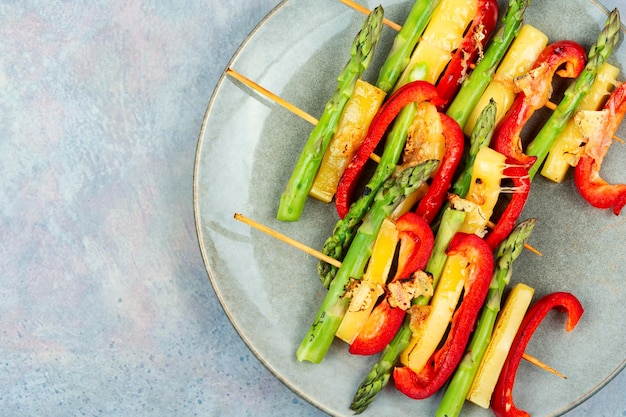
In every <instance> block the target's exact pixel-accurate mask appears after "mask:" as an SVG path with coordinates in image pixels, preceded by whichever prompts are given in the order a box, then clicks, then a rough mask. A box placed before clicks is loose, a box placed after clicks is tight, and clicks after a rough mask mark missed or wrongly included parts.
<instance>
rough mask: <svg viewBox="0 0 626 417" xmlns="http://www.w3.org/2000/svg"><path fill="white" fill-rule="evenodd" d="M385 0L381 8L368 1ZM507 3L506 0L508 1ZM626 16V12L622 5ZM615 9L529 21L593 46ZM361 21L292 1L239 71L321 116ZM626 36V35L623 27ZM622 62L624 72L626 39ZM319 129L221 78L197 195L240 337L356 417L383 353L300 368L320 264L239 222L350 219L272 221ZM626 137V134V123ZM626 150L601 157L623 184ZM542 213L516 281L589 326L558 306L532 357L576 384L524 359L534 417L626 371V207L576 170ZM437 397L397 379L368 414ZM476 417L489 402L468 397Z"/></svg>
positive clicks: (549, 192) (330, 406) (202, 230)
mask: <svg viewBox="0 0 626 417" xmlns="http://www.w3.org/2000/svg"><path fill="white" fill-rule="evenodd" d="M368 3H369V4H367V6H368V7H370V8H372V7H374V6H375V5H376V4H377V3H376V4H375V3H374V2H368ZM500 3H501V7H502V10H504V7H505V6H506V2H503V1H501V2H500ZM410 4H411V3H410V2H409V1H397V0H396V1H393V0H391V1H385V2H383V6H384V7H385V11H386V16H387V17H388V18H390V19H391V20H394V21H396V22H402V21H403V20H404V16H406V14H407V13H408V10H409V8H410ZM624 12H626V10H625V11H624ZM605 18H606V10H605V9H604V8H602V6H601V5H599V4H598V3H597V2H592V1H589V0H560V1H536V2H533V4H532V5H531V6H530V8H529V9H528V11H527V14H526V22H527V23H530V24H533V25H534V26H536V27H538V28H541V29H542V30H543V31H544V32H545V33H546V34H547V35H548V36H549V38H550V40H551V41H555V40H558V39H572V40H575V41H578V42H580V43H581V44H582V45H583V46H585V48H586V49H588V48H589V46H590V45H591V44H592V43H593V41H595V38H596V36H597V33H598V32H599V31H600V29H601V27H602V25H603V23H604V20H605ZM362 21H363V16H362V15H361V14H359V13H357V12H354V11H353V10H351V9H349V8H347V7H346V6H344V5H343V4H341V3H340V2H338V1H335V0H320V1H309V0H289V1H285V2H283V3H281V4H280V5H279V6H278V7H277V8H276V9H275V10H274V11H273V12H272V13H271V14H270V15H269V16H268V17H267V18H266V19H265V20H264V21H262V22H261V23H260V24H259V26H258V27H257V29H256V30H255V31H254V32H253V33H252V34H251V35H250V36H249V38H248V39H247V40H246V41H245V42H244V44H243V45H242V46H241V48H240V49H239V51H238V52H237V53H236V54H235V56H234V57H233V59H232V61H231V63H230V66H231V67H232V68H234V69H235V70H237V71H238V72H240V73H242V74H244V75H246V76H247V77H249V78H250V79H252V80H255V81H256V82H258V83H259V84H261V85H262V86H264V87H265V88H267V89H269V90H270V91H272V92H274V93H276V94H278V95H280V96H282V97H283V98H285V99H286V100H287V101H289V102H291V103H293V104H295V105H296V106H298V107H300V108H302V109H304V110H305V111H307V112H308V113H310V114H312V115H315V116H319V114H321V111H322V108H323V105H324V103H325V102H326V100H327V99H328V97H330V95H331V93H332V91H333V90H334V88H335V85H336V84H335V77H336V76H337V74H338V73H339V72H340V70H341V68H342V67H343V65H344V64H345V61H346V60H347V56H348V55H347V54H348V50H349V46H350V43H351V41H352V39H353V37H354V35H355V33H356V32H357V31H358V29H359V27H360V25H361V23H362ZM393 35H394V33H393V31H392V30H391V29H389V28H385V29H384V30H383V38H382V40H381V42H380V44H379V47H378V52H377V54H376V55H377V58H376V60H375V62H373V64H372V66H371V67H370V69H369V70H368V71H367V73H366V75H365V78H366V79H368V80H370V81H373V80H375V77H376V71H377V69H378V68H379V67H380V65H381V63H382V60H383V59H384V57H385V55H386V53H387V51H388V48H389V46H390V44H391V41H392V39H393ZM622 37H623V36H622ZM610 62H611V63H613V64H614V65H617V66H618V67H620V69H621V71H622V76H621V77H622V79H623V77H624V75H623V74H624V71H625V70H626V65H625V64H626V49H625V45H624V42H622V43H621V44H620V46H619V48H618V49H617V50H616V51H615V52H614V53H613V55H612V57H611V60H610ZM311 128H312V127H311V125H309V124H308V123H307V122H305V121H303V120H301V119H300V118H298V117H297V116H295V115H293V114H291V113H290V112H288V111H287V110H285V109H284V108H282V107H280V106H279V105H277V104H275V103H273V102H270V101H269V100H267V99H265V98H263V97H261V96H259V95H258V94H256V93H254V92H253V91H251V90H250V89H248V88H247V87H245V86H243V85H242V84H240V83H239V82H237V81H234V80H233V79H231V78H228V77H226V76H224V77H223V78H222V79H221V80H220V82H219V85H218V87H217V89H216V90H215V93H214V95H213V97H212V98H211V102H210V104H209V107H208V110H207V113H206V117H205V120H204V123H203V125H202V130H201V134H200V138H199V144H198V152H197V161H196V167H195V170H196V171H195V183H194V205H195V213H196V221H197V231H198V237H199V242H200V246H201V249H202V254H203V256H204V260H205V263H206V266H207V270H208V273H209V276H210V280H211V282H212V284H213V286H214V288H215V291H216V293H217V295H218V297H219V299H220V301H221V303H222V304H223V307H224V310H225V311H226V313H227V314H228V316H229V317H230V319H231V320H232V322H233V324H234V326H235V327H236V328H237V330H238V332H239V333H240V334H241V337H242V338H243V340H244V341H245V342H246V343H247V344H248V346H249V347H250V349H251V350H252V351H253V352H254V353H255V354H256V355H257V356H258V357H259V358H260V360H261V361H262V362H263V363H264V364H265V365H266V366H267V367H268V368H269V369H270V370H271V371H272V372H273V373H274V374H275V375H276V376H277V377H278V378H280V379H281V380H282V381H283V382H284V383H285V384H286V385H288V386H289V387H290V388H291V389H292V390H294V391H295V392H297V393H298V394H299V395H301V396H302V397H303V398H305V399H307V400H308V401H310V402H311V403H312V404H314V405H316V406H317V407H319V408H321V409H322V410H324V411H326V412H327V413H329V414H331V415H336V416H350V415H352V412H351V411H350V410H349V408H348V407H349V405H350V402H351V399H352V397H353V395H354V392H355V390H356V388H357V387H358V385H359V383H360V381H361V380H362V379H363V377H364V376H365V375H366V374H367V372H368V371H369V369H370V367H371V365H372V364H373V363H374V362H375V360H376V359H377V358H368V357H353V356H351V355H350V354H349V353H348V351H347V347H346V345H345V344H343V343H342V342H340V341H336V342H335V343H334V344H333V346H332V347H331V349H330V351H329V352H328V354H327V356H326V358H325V359H324V361H323V363H322V364H320V365H312V364H309V363H299V362H298V361H297V360H296V358H295V351H296V348H297V346H298V345H299V343H300V340H301V338H302V337H303V336H304V334H305V332H306V330H307V329H308V327H309V325H310V324H311V322H312V320H313V317H314V315H315V312H316V311H317V309H318V306H319V304H320V302H321V300H322V298H323V296H324V292H325V291H324V290H323V288H322V286H321V284H320V283H319V280H318V278H317V274H316V269H315V268H316V263H317V261H316V260H315V259H314V258H312V257H311V256H308V255H305V254H304V253H303V252H301V251H299V250H298V249H295V248H292V247H290V246H287V245H286V244H284V243H281V242H279V241H277V240H275V239H274V238H272V237H270V236H268V235H266V234H264V233H261V232H258V231H256V230H254V229H252V228H250V227H248V226H247V225H245V224H242V223H240V222H238V221H236V220H234V219H233V214H234V213H235V212H240V213H242V214H244V215H246V216H248V217H250V218H252V219H254V220H257V221H259V222H261V223H263V224H265V225H267V226H269V227H271V228H274V229H276V230H278V231H279V232H281V233H284V234H286V235H287V236H290V237H292V238H294V239H296V240H299V241H301V242H303V243H305V244H307V245H310V246H312V247H315V248H320V247H321V245H322V243H323V241H324V240H325V238H326V237H327V236H328V235H329V234H330V233H331V230H332V228H333V225H334V223H335V221H336V219H337V216H336V213H335V211H334V207H333V206H332V205H324V204H322V203H319V202H316V201H309V202H308V203H307V205H306V208H305V211H304V214H303V217H302V220H301V221H300V222H298V223H281V222H278V221H277V220H275V213H276V209H277V204H278V200H279V196H280V193H281V192H282V190H283V187H284V186H285V183H286V180H287V179H288V177H289V175H290V171H291V169H292V168H293V165H294V163H295V160H296V159H297V155H298V154H299V152H300V149H301V146H302V144H303V142H304V141H305V140H306V138H307V137H308V134H309V132H310V130H311ZM618 135H619V136H620V137H622V138H624V137H626V126H625V125H624V124H622V126H621V129H620V131H619V132H618ZM624 161H626V147H625V146H623V145H619V144H616V145H615V146H614V147H612V148H611V150H610V152H609V156H608V157H607V158H606V160H605V163H604V165H603V175H604V177H605V178H607V179H608V180H612V181H620V182H623V181H625V180H626V177H625V175H626V174H624V171H623V166H624ZM528 217H537V218H538V220H539V224H538V227H537V228H536V229H535V232H534V234H533V236H532V238H531V242H530V243H531V244H532V245H533V246H534V247H536V248H538V249H539V250H540V251H541V252H543V256H542V257H539V256H537V255H534V254H532V253H530V252H526V253H524V254H523V255H522V256H521V257H520V259H519V260H518V261H517V263H516V264H515V269H514V275H513V279H512V281H513V282H514V283H516V282H525V283H527V284H529V285H531V286H533V287H534V288H535V289H536V294H535V299H537V298H539V297H541V296H542V295H544V294H546V293H549V292H552V291H557V290H563V291H570V292H573V293H574V294H576V295H577V296H578V297H579V299H580V300H581V302H582V304H583V305H584V307H585V309H586V311H585V314H584V315H583V318H582V320H581V322H580V323H579V325H578V327H577V328H576V329H575V330H574V331H573V332H571V333H568V334H566V333H565V331H564V318H563V317H562V316H561V315H559V314H558V313H551V314H550V315H549V316H548V317H547V318H546V320H545V321H544V322H543V324H542V326H541V327H540V328H539V330H538V331H537V333H536V335H535V337H534V338H533V340H532V342H531V344H530V346H529V347H528V349H527V352H528V353H530V354H531V355H534V356H537V357H539V358H541V359H542V360H543V361H545V362H546V363H548V364H550V365H551V366H553V367H555V368H556V369H559V370H561V371H562V372H564V373H565V374H566V375H567V376H568V379H567V380H563V379H560V378H557V377H555V376H553V375H551V374H548V373H546V372H544V371H540V370H538V369H537V368H535V367H533V366H531V365H528V364H526V363H523V364H522V366H521V367H520V371H519V373H518V379H517V383H516V392H515V398H516V402H517V404H518V405H519V406H520V407H521V408H523V409H526V410H528V411H530V412H531V413H532V414H533V415H534V416H545V415H559V414H563V413H565V412H567V411H568V410H570V409H572V408H573V407H575V406H576V405H577V404H579V403H580V402H582V401H584V400H585V399H586V398H588V397H589V396H591V395H593V394H594V393H595V392H596V391H598V390H599V389H601V388H602V387H603V385H604V384H606V383H607V382H608V381H609V380H610V379H611V378H612V377H613V376H615V375H616V374H617V373H618V372H619V371H620V370H621V369H622V368H623V367H624V365H625V363H626V361H625V355H626V354H625V350H624V346H626V332H624V325H623V319H622V318H623V317H624V316H626V303H625V302H624V300H626V285H625V282H626V280H625V279H624V277H626V260H625V259H624V254H625V251H624V248H625V247H626V217H625V216H624V215H622V216H620V217H618V216H614V215H613V214H612V213H610V212H608V211H600V210H596V209H593V208H591V207H590V206H589V205H588V204H587V203H586V202H585V201H583V199H582V198H581V197H579V195H578V194H577V192H576V190H575V187H574V185H573V181H572V180H571V177H570V178H568V180H567V181H566V182H565V183H563V184H560V185H556V184H552V183H549V182H548V181H546V180H544V179H543V178H541V177H540V176H538V177H537V178H536V179H535V181H534V182H533V189H532V193H531V198H530V201H529V202H528V204H527V209H526V211H525V212H524V213H523V216H522V218H528ZM439 398H440V395H435V396H434V397H432V398H430V399H428V400H424V401H412V400H409V399H408V398H406V397H404V396H403V395H402V394H400V393H398V392H397V391H396V390H395V389H394V388H393V387H392V384H390V386H388V387H387V388H386V389H385V390H384V392H382V393H381V394H379V396H378V398H377V399H376V401H375V402H374V403H373V404H372V405H371V406H370V408H369V409H368V410H367V411H366V414H365V415H394V416H431V415H434V412H435V410H436V408H437V404H438V402H439ZM464 415H466V416H490V415H491V412H490V411H486V410H483V409H481V408H478V407H476V406H473V405H471V404H467V405H466V406H465V408H464Z"/></svg>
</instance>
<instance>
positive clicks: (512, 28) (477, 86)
mask: <svg viewBox="0 0 626 417" xmlns="http://www.w3.org/2000/svg"><path fill="white" fill-rule="evenodd" d="M530 1H531V0H509V5H508V7H507V10H506V13H505V15H504V18H503V19H502V26H501V27H500V29H499V30H498V32H497V33H496V34H495V35H494V37H493V39H492V40H491V42H490V43H489V47H487V50H486V51H485V55H484V56H483V59H482V60H481V61H480V62H479V63H478V64H477V65H476V68H474V71H472V73H471V75H470V76H469V78H468V79H467V80H466V81H465V82H464V83H463V85H462V86H461V88H460V89H459V92H458V93H457V95H456V97H455V98H454V100H453V101H452V103H450V107H448V110H447V112H446V114H447V115H448V116H450V117H452V118H453V119H454V120H456V121H457V122H458V123H459V125H461V127H464V126H465V123H467V119H468V118H469V117H470V115H471V114H472V111H473V110H474V107H476V103H478V100H480V97H481V96H482V94H483V92H484V91H485V89H486V88H487V85H489V82H490V81H491V79H492V78H493V74H494V73H495V71H496V68H497V67H498V64H499V63H500V61H502V58H503V57H504V54H505V53H506V51H507V50H508V49H509V46H510V45H511V43H512V42H513V40H514V39H515V37H517V34H518V33H519V31H520V29H521V27H522V23H523V18H524V13H525V12H526V8H527V7H528V5H530Z"/></svg>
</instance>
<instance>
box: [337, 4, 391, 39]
mask: <svg viewBox="0 0 626 417" xmlns="http://www.w3.org/2000/svg"><path fill="white" fill-rule="evenodd" d="M339 1H340V2H342V3H343V4H345V5H346V6H348V7H350V8H352V9H354V10H356V11H357V12H361V13H363V14H364V15H369V14H370V12H371V10H370V9H368V8H367V7H365V6H361V5H360V4H358V3H355V2H353V1H352V0H339ZM383 23H384V24H385V25H387V26H389V27H390V28H391V29H393V30H395V31H396V32H400V29H402V26H400V25H399V24H397V23H395V22H392V21H391V20H389V19H387V18H386V17H384V18H383Z"/></svg>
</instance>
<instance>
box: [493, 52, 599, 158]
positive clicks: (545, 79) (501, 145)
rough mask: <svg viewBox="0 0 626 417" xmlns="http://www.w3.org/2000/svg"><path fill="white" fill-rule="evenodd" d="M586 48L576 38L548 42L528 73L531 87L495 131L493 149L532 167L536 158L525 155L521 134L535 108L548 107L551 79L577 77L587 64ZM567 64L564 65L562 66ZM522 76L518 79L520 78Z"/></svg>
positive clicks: (518, 97)
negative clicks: (557, 75) (555, 75)
mask: <svg viewBox="0 0 626 417" xmlns="http://www.w3.org/2000/svg"><path fill="white" fill-rule="evenodd" d="M586 62H587V55H586V53H585V49H584V48H583V47H582V46H580V45H579V44H578V43H576V42H573V41H557V42H554V43H552V44H550V45H548V46H547V47H546V48H545V49H544V50H543V51H542V52H541V54H540V55H539V57H538V58H537V60H536V61H535V64H534V66H533V69H532V70H531V71H530V72H529V73H528V74H526V75H523V76H522V77H526V79H527V80H528V87H527V88H524V90H525V91H521V92H520V93H519V94H518V95H517V96H516V97H515V101H514V102H513V105H512V106H511V108H510V109H509V111H508V112H507V114H506V116H505V117H504V119H502V121H501V122H500V124H499V125H498V127H497V128H496V130H495V132H494V134H493V140H492V143H493V148H494V149H495V150H496V151H498V152H500V153H501V154H503V155H506V156H507V157H509V158H511V159H514V160H516V161H518V162H519V163H521V164H525V165H526V167H527V168H530V167H531V166H532V165H533V164H534V163H535V161H536V160H537V158H536V157H534V156H529V155H526V154H524V152H523V150H522V139H521V137H520V134H521V132H522V129H523V127H524V125H525V124H526V122H527V121H528V120H529V119H530V117H531V116H532V115H533V114H534V113H535V110H537V109H540V108H542V107H543V106H545V104H546V103H547V101H548V100H549V98H550V94H551V93H552V78H553V77H554V74H555V73H557V74H559V75H560V76H561V77H568V78H576V77H577V76H578V75H579V74H580V72H581V71H582V70H583V68H584V67H585V64H586ZM562 65H565V67H564V68H562V69H560V70H559V68H560V67H561V66H562ZM522 77H520V78H519V79H521V78H522Z"/></svg>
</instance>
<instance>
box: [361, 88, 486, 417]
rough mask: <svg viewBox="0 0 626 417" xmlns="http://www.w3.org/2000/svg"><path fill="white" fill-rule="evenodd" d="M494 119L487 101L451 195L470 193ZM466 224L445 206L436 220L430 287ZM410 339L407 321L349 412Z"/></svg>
mask: <svg viewBox="0 0 626 417" xmlns="http://www.w3.org/2000/svg"><path fill="white" fill-rule="evenodd" d="M495 119H496V103H495V102H494V101H493V100H490V102H489V104H488V105H487V106H485V108H484V109H483V111H482V112H481V113H480V116H479V118H478V120H477V121H476V126H475V127H474V130H473V132H472V136H471V145H470V150H469V152H468V155H467V157H466V161H465V168H464V170H463V172H462V173H461V175H460V176H459V178H458V179H457V180H456V181H455V183H454V184H453V186H452V191H453V192H454V193H455V194H457V195H459V196H461V197H464V196H465V194H467V190H468V189H469V185H470V184H469V183H470V181H471V178H472V166H473V164H474V160H475V159H476V154H477V153H478V151H479V150H480V148H481V147H483V146H488V145H489V142H490V141H491V137H492V136H493V129H494V124H495ZM464 220H465V213H463V212H460V211H456V210H453V209H452V208H450V205H449V204H448V205H446V206H445V207H444V208H443V209H442V211H441V216H440V218H439V219H438V222H437V224H438V225H439V226H438V231H437V236H436V238H435V247H434V248H433V253H432V255H431V258H430V259H429V261H428V265H427V266H426V271H428V272H430V273H431V274H433V285H434V286H435V285H436V283H437V280H438V279H439V277H440V276H441V272H442V271H443V267H444V264H445V262H446V259H447V255H446V248H447V247H448V244H449V243H450V240H451V239H452V237H453V236H454V235H455V233H456V232H457V231H458V230H459V228H460V227H461V225H462V224H463V221H464ZM429 301H430V299H429V298H426V297H419V298H418V299H417V300H415V301H414V304H416V305H427V304H428V302H429ZM410 339H411V329H410V328H409V321H408V318H407V319H405V322H404V323H403V324H402V327H400V330H398V333H396V336H395V337H394V338H393V340H392V341H391V342H389V345H387V347H386V348H385V349H384V350H383V352H382V354H381V357H380V359H379V360H378V362H377V363H376V364H375V365H374V367H373V368H372V370H371V371H370V372H369V374H368V375H367V376H366V377H365V379H364V380H363V382H362V383H361V385H360V386H359V388H358V390H357V392H356V394H355V396H354V399H353V401H352V405H351V406H350V408H351V409H352V410H353V411H355V412H357V413H361V412H363V411H364V410H365V409H366V408H367V406H368V405H369V404H371V402H372V401H374V398H375V396H376V394H378V392H379V391H380V390H382V389H383V387H384V386H385V385H387V383H388V382H389V378H390V376H391V371H392V370H393V367H394V366H395V364H396V363H397V361H398V358H399V357H400V354H401V353H402V351H403V350H404V349H405V348H406V347H407V345H408V343H409V341H410Z"/></svg>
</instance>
